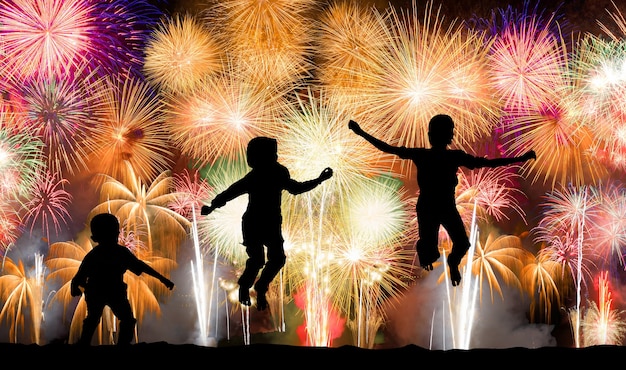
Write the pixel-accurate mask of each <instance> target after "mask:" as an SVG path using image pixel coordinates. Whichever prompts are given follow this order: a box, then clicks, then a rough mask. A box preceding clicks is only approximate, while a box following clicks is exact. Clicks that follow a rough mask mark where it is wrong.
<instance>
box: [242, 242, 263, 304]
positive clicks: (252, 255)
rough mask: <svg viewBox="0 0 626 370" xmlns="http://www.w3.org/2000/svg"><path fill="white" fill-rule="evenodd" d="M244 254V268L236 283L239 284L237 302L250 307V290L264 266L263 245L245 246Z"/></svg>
mask: <svg viewBox="0 0 626 370" xmlns="http://www.w3.org/2000/svg"><path fill="white" fill-rule="evenodd" d="M246 253H247V254H248V260H247V261H246V268H245V269H244V270H243V273H242V274H241V276H240V277H239V280H238V281H237V283H238V284H239V302H240V303H241V304H243V305H245V306H250V305H251V302H250V288H252V284H254V280H255V279H256V276H257V275H258V273H259V271H260V270H261V268H262V267H263V265H264V264H265V253H264V249H263V245H257V244H251V245H248V246H246Z"/></svg>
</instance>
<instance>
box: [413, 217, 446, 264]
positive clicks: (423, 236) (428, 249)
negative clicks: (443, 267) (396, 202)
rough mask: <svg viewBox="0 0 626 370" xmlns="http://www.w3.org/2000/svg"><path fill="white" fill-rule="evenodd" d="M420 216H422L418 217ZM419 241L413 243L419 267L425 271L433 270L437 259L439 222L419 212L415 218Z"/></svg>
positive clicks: (438, 255)
mask: <svg viewBox="0 0 626 370" xmlns="http://www.w3.org/2000/svg"><path fill="white" fill-rule="evenodd" d="M420 215H422V216H421V217H420ZM417 222H418V231H419V240H418V241H417V242H416V243H415V250H416V251H417V257H418V258H419V263H420V266H421V267H422V268H423V269H424V270H427V271H430V270H432V269H433V263H435V262H436V261H437V260H438V259H439V257H440V254H439V222H437V220H435V218H434V217H433V216H432V215H430V214H429V213H428V212H424V211H422V212H420V213H418V217H417Z"/></svg>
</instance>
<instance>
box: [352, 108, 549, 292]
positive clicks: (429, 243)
mask: <svg viewBox="0 0 626 370" xmlns="http://www.w3.org/2000/svg"><path fill="white" fill-rule="evenodd" d="M348 127H349V128H350V129H351V130H352V131H354V133H356V134H357V135H359V136H361V137H363V138H364V139H365V140H367V141H368V142H369V143H371V144H372V145H374V146H375V147H376V148H377V149H379V150H381V151H383V152H386V153H390V154H395V155H397V156H399V157H400V158H402V159H410V160H412V161H413V163H415V167H416V168H417V185H418V187H419V189H420V192H419V196H418V199H417V204H416V206H415V210H416V213H417V226H418V232H419V239H418V241H417V243H416V244H415V249H416V250H417V255H418V258H419V261H420V265H421V267H422V268H424V269H425V270H427V271H430V270H432V269H433V265H432V264H433V263H434V262H435V261H437V259H439V257H440V254H439V248H438V244H439V227H440V226H443V227H444V228H445V229H446V231H447V232H448V235H449V236H450V240H451V241H452V251H451V252H450V255H449V256H448V259H447V261H448V267H449V270H450V279H451V280H452V285H453V286H457V285H458V284H459V283H460V282H461V273H460V272H459V264H460V263H461V259H462V258H463V256H464V255H465V253H466V252H467V250H468V249H469V247H470V241H469V237H468V235H467V233H466V230H465V225H464V224H463V220H462V219H461V215H460V214H459V211H458V210H457V208H456V201H455V188H456V186H457V184H458V178H457V172H458V170H459V167H466V168H468V169H475V168H481V167H490V168H494V167H500V166H506V165H510V164H513V163H517V162H525V161H527V160H529V159H537V157H536V155H535V152H534V151H533V150H530V151H528V152H526V153H525V154H524V155H522V156H519V157H510V158H492V159H490V158H483V157H476V156H473V155H470V154H468V153H466V152H464V151H462V150H458V149H448V148H447V147H448V145H450V144H451V143H452V138H453V136H454V121H453V120H452V118H451V117H450V116H448V115H445V114H438V115H435V116H434V117H432V118H431V120H430V122H429V123H428V139H429V141H430V145H431V148H430V149H428V148H407V147H398V146H392V145H389V144H387V143H385V142H383V141H381V140H379V139H377V138H375V137H373V136H372V135H370V134H368V133H366V132H365V131H363V129H362V128H361V127H360V126H359V124H358V123H356V122H355V121H352V120H350V122H349V123H348Z"/></svg>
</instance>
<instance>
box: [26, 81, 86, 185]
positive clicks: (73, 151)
mask: <svg viewBox="0 0 626 370" xmlns="http://www.w3.org/2000/svg"><path fill="white" fill-rule="evenodd" d="M77 75H81V76H82V77H80V78H74V77H73V76H77ZM91 76H92V75H88V76H87V77H85V78H86V79H90V78H91ZM83 77H84V75H83V73H82V72H80V71H78V72H77V73H76V74H69V73H60V74H58V75H47V76H40V77H36V78H33V79H30V80H28V82H25V83H24V87H23V88H22V89H21V98H22V99H23V100H24V104H23V112H24V114H25V116H26V125H27V129H28V130H29V131H30V132H32V134H33V135H36V136H37V137H40V138H41V140H42V141H43V142H44V144H45V145H46V146H45V150H46V157H47V160H48V168H49V170H50V171H52V172H53V173H55V174H57V175H58V176H60V177H63V176H64V175H66V174H70V175H73V174H76V173H78V172H82V171H85V170H87V165H86V164H85V161H84V160H85V158H87V156H88V153H87V149H86V148H85V142H86V140H87V138H88V137H90V136H91V135H92V130H93V127H92V126H93V124H92V121H91V116H90V107H91V106H92V104H94V101H93V97H92V95H91V94H89V93H88V89H86V86H84V85H85V84H84V83H83V82H82V81H83V80H82V78H83Z"/></svg>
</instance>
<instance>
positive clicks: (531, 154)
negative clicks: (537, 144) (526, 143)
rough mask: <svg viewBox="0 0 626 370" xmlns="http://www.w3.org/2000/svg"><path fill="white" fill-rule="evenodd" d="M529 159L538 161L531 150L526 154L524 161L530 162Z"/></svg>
mask: <svg viewBox="0 0 626 370" xmlns="http://www.w3.org/2000/svg"><path fill="white" fill-rule="evenodd" d="M529 159H535V160H536V159H537V154H536V153H535V151H534V150H529V151H527V152H526V153H525V154H524V160H526V161H527V160H529Z"/></svg>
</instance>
